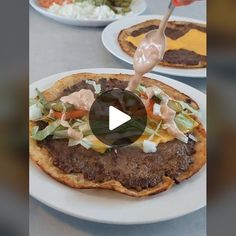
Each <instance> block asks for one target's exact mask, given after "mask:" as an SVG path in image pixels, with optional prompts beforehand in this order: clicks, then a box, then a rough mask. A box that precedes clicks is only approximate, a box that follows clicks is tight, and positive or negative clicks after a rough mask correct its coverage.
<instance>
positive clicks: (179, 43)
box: [126, 29, 207, 56]
mask: <svg viewBox="0 0 236 236" xmlns="http://www.w3.org/2000/svg"><path fill="white" fill-rule="evenodd" d="M145 35H146V34H141V35H139V36H137V37H133V36H128V37H127V38H126V41H128V42H130V43H132V44H133V45H134V46H136V47H138V46H139V45H140V43H141V41H142V40H143V39H144V37H145ZM166 39H167V47H166V51H167V50H178V49H186V50H189V51H194V52H195V53H197V54H199V55H203V56H206V54H207V46H206V33H204V32H201V31H199V30H196V29H191V30H189V31H188V32H187V33H186V34H185V35H183V36H182V37H180V38H178V39H176V40H173V39H171V38H169V37H166Z"/></svg>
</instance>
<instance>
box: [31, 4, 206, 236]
mask: <svg viewBox="0 0 236 236" xmlns="http://www.w3.org/2000/svg"><path fill="white" fill-rule="evenodd" d="M147 2H148V8H147V10H146V12H145V14H163V13H164V12H165V10H166V7H167V4H168V2H169V1H164V0H147ZM174 15H177V16H185V17H192V18H196V19H200V20H206V6H205V2H204V1H203V2H198V3H194V4H193V5H191V6H188V7H182V8H178V9H175V12H174ZM29 16H30V83H32V82H34V81H37V80H39V79H41V78H44V77H46V76H49V75H51V74H55V73H59V72H63V71H68V70H74V69H82V68H94V67H97V68H98V67H102V68H107V67H111V68H124V69H132V66H130V65H129V64H127V63H125V62H123V61H121V60H119V59H117V58H115V57H114V56H112V55H111V54H110V53H109V52H108V51H106V49H105V48H104V46H103V45H102V42H101V32H102V30H103V28H79V27H74V26H68V25H62V24H59V23H57V22H55V21H53V20H50V19H48V18H45V17H43V16H41V15H40V14H38V13H37V12H35V11H34V10H33V9H32V8H30V9H29ZM168 77H170V78H173V79H176V80H179V81H181V82H184V83H186V84H189V85H190V86H192V87H195V88H197V89H199V90H201V91H203V92H205V91H206V79H205V78H199V79H198V78H180V77H175V76H168ZM29 210H30V235H31V236H42V235H44V236H54V235H55V236H56V235H60V236H64V235H69V236H73V235H76V236H85V235H101V236H103V235H113V236H118V235H122V236H123V235H124V236H125V235H130V236H133V235H135V236H139V235H140V236H141V235H147V236H151V235H153V236H154V235H155V236H156V235H161V236H162V235H163V236H173V235H175V236H189V235H191V236H205V235H206V209H205V208H203V209H200V210H198V211H196V212H194V213H192V214H189V215H186V216H184V217H181V218H178V219H174V220H171V221H166V222H161V223H156V224H149V225H136V226H135V225H134V226H116V225H106V224H98V223H92V222H87V221H84V220H79V219H76V218H74V217H71V216H67V215H65V214H63V213H60V212H57V211H55V210H53V209H51V208H49V207H47V206H45V205H43V204H42V203H40V202H38V201H37V200H35V199H33V198H30V205H29Z"/></svg>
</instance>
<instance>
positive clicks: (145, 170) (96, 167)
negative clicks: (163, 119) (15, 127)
mask: <svg viewBox="0 0 236 236" xmlns="http://www.w3.org/2000/svg"><path fill="white" fill-rule="evenodd" d="M99 83H100V84H101V87H102V91H107V90H110V89H112V88H126V86H127V83H128V82H126V81H120V80H117V79H110V80H106V79H101V80H100V81H99ZM85 86H86V88H88V89H91V90H93V87H90V86H88V85H87V84H86V83H85V82H84V81H82V82H79V83H78V84H76V85H74V86H72V87H71V88H68V89H66V90H64V94H69V93H72V92H75V91H79V90H80V89H82V88H84V87H85ZM37 125H38V126H39V129H40V130H41V129H43V128H45V127H46V126H47V124H46V123H45V122H43V121H39V122H37ZM38 144H39V146H41V147H44V148H45V149H47V150H48V152H49V153H50V154H51V156H52V161H53V164H54V165H55V166H56V167H58V168H59V169H60V170H62V171H64V172H65V173H68V174H69V173H82V174H83V175H84V178H85V179H88V180H92V181H95V182H104V181H108V180H111V179H114V180H117V181H119V182H120V183H121V184H122V185H124V186H125V187H126V188H128V189H135V190H137V191H141V190H143V189H146V188H149V187H153V186H155V185H157V184H158V183H161V182H162V179H163V176H169V177H171V178H173V179H175V178H176V177H178V176H179V174H181V173H182V172H184V171H186V170H187V169H188V167H189V165H190V164H191V163H193V154H194V152H195V151H194V142H193V141H191V140H190V141H189V142H188V144H185V143H183V142H181V141H179V140H173V141H170V142H167V143H165V144H159V145H158V148H157V152H155V153H144V152H143V151H142V150H141V149H140V148H137V147H131V146H130V147H123V148H119V149H117V150H113V149H110V150H107V151H106V152H105V153H104V154H99V153H97V152H95V151H94V150H92V149H89V150H87V149H85V148H84V147H83V146H81V145H77V146H73V147H69V146H68V140H66V139H60V140H55V139H52V137H51V136H49V137H47V138H46V139H45V140H43V141H39V142H38Z"/></svg>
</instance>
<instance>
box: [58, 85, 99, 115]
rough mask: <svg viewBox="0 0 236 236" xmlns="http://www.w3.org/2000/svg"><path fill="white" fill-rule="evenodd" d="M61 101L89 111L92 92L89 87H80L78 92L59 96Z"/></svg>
mask: <svg viewBox="0 0 236 236" xmlns="http://www.w3.org/2000/svg"><path fill="white" fill-rule="evenodd" d="M60 100H61V101H62V102H63V103H69V104H71V105H74V106H75V108H76V109H82V110H86V111H89V110H90V108H91V106H92V104H93V102H94V100H95V98H94V94H93V92H92V91H91V90H89V89H81V90H80V91H79V92H74V93H72V94H70V95H68V96H64V97H61V99H60Z"/></svg>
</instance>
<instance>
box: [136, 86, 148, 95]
mask: <svg viewBox="0 0 236 236" xmlns="http://www.w3.org/2000/svg"><path fill="white" fill-rule="evenodd" d="M145 90H146V87H145V86H144V85H142V84H139V85H138V86H137V88H136V91H137V92H138V93H144V92H145Z"/></svg>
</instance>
